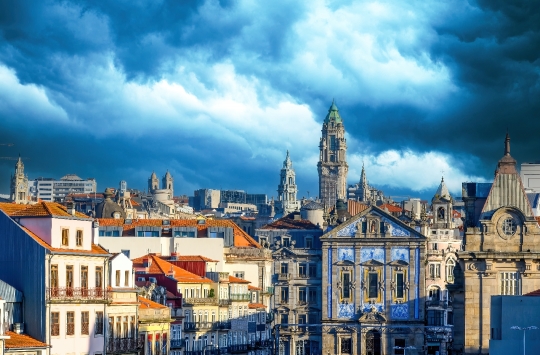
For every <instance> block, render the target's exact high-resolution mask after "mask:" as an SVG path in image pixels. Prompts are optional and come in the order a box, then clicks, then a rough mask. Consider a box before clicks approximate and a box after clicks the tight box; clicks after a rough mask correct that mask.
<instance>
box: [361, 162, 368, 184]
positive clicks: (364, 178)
mask: <svg viewBox="0 0 540 355" xmlns="http://www.w3.org/2000/svg"><path fill="white" fill-rule="evenodd" d="M360 184H361V185H362V186H365V185H367V178H366V169H364V162H362V173H360Z"/></svg>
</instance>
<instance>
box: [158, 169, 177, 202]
mask: <svg viewBox="0 0 540 355" xmlns="http://www.w3.org/2000/svg"><path fill="white" fill-rule="evenodd" d="M173 184H174V179H173V177H172V175H171V173H169V170H167V172H166V173H165V176H164V177H163V178H162V179H161V186H162V188H163V189H167V190H169V191H171V198H172V196H174V193H173V192H174V186H173Z"/></svg>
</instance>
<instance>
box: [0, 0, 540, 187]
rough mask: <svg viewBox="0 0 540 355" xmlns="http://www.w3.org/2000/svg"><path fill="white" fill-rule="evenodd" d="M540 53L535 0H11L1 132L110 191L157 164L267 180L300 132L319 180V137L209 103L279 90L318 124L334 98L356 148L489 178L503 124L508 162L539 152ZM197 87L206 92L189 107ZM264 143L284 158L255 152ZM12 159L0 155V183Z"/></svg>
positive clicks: (301, 164) (0, 41)
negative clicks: (406, 0) (436, 159)
mask: <svg viewBox="0 0 540 355" xmlns="http://www.w3.org/2000/svg"><path fill="white" fill-rule="evenodd" d="M377 6H379V7H380V8H378V7H377ZM373 7H376V8H375V9H373ZM363 11H366V13H367V12H368V11H372V12H371V13H370V14H372V16H371V15H366V16H367V17H361V13H362V12H363ZM396 12H398V13H400V16H397V17H395V13H396ZM409 13H414V16H412V17H407V14H409ZM355 16H360V17H355ZM369 16H371V17H374V18H375V19H372V18H370V17H369ZM377 16H380V19H379V18H377ZM393 16H394V17H393ZM372 22H373V23H372ZM367 35H369V37H366V36H367ZM366 43H373V45H372V46H371V47H369V46H368V45H366ZM365 46H367V47H365ZM539 53H540V4H538V3H537V2H532V1H530V2H525V1H517V2H516V1H514V2H507V1H478V2H465V1H457V0H456V1H454V2H451V3H448V4H444V5H441V4H439V3H435V2H434V3H424V2H418V3H412V4H409V5H406V4H405V5H404V4H403V3H402V2H398V1H396V2H381V3H374V4H366V3H358V2H354V1H343V2H340V1H333V2H332V3H331V4H329V5H328V6H326V7H325V6H324V4H322V3H320V2H306V3H304V4H302V3H301V2H298V3H296V4H294V6H291V4H290V3H287V2H281V1H275V2H259V3H252V4H246V3H243V2H241V1H238V2H237V1H211V0H208V1H203V0H201V1H165V0H163V1H156V0H154V1H151V0H148V1H136V2H133V1H82V0H79V1H52V0H47V1H43V2H33V1H27V0H7V1H3V2H2V3H1V4H0V67H1V66H5V68H9V69H5V70H4V71H3V72H0V73H4V75H8V76H9V77H11V76H13V77H15V78H16V79H17V80H18V83H15V84H13V85H12V87H13V90H15V91H16V93H11V94H10V92H9V90H7V89H5V88H4V91H2V88H1V87H0V101H1V99H2V98H3V99H4V103H2V102H0V120H1V125H2V132H1V133H0V143H1V142H14V143H16V144H17V145H16V147H11V148H5V147H3V146H0V149H1V153H0V156H5V155H10V156H12V155H14V154H15V155H16V153H15V151H21V154H22V155H26V156H30V157H31V160H29V161H28V169H30V166H32V169H34V170H33V172H32V170H27V171H29V173H30V172H31V173H30V175H31V178H33V177H36V175H50V176H55V177H60V176H62V175H64V174H66V173H78V174H80V175H85V177H86V175H87V176H95V177H97V178H98V184H100V186H102V187H103V186H105V185H107V186H109V185H113V184H114V185H115V184H116V183H117V181H116V180H119V179H126V180H128V183H130V184H131V185H132V186H133V185H136V186H134V187H141V188H144V187H145V181H146V176H147V175H148V174H149V173H150V172H151V171H152V170H154V169H155V170H156V172H157V173H158V174H162V173H164V170H166V169H167V168H169V169H171V170H173V173H174V175H175V177H177V181H178V182H180V183H181V184H183V186H184V187H185V189H182V188H180V190H181V191H182V192H185V193H189V192H190V191H191V190H192V189H193V188H195V187H203V186H204V187H214V188H215V187H220V186H222V187H223V188H244V189H247V190H250V191H254V190H258V191H261V190H262V191H264V192H268V193H269V194H273V193H274V192H273V190H274V189H275V185H276V180H277V176H278V174H279V168H280V165H281V160H282V159H283V158H282V157H281V154H282V153H281V151H282V150H283V151H284V150H285V149H286V148H292V147H293V146H294V144H297V145H298V147H301V151H300V149H298V151H297V152H294V151H293V157H294V156H295V154H294V153H296V157H297V159H298V160H299V161H298V160H297V161H295V164H296V163H297V162H298V164H297V165H296V166H297V169H298V172H297V175H298V176H299V180H300V181H299V183H300V184H305V185H304V187H300V189H301V190H308V189H309V190H312V191H314V190H315V187H314V185H315V183H316V180H317V177H316V169H315V167H314V165H313V168H309V166H310V165H309V164H311V163H308V162H309V161H310V160H309V159H311V157H310V156H316V155H317V143H318V138H317V137H314V138H313V141H311V140H302V141H299V142H301V143H295V142H293V141H292V140H291V141H287V139H288V138H286V137H289V136H286V135H285V136H284V137H283V140H284V141H283V142H282V143H279V142H278V143H276V142H275V141H276V139H279V138H280V137H279V136H281V135H284V133H283V134H280V133H279V132H275V131H272V132H266V133H264V127H273V126H266V125H265V124H264V123H260V122H257V121H262V120H268V119H273V117H275V116H272V115H273V114H272V113H268V112H263V113H260V112H259V111H264V110H263V109H261V110H259V111H257V110H251V111H247V112H248V115H250V116H249V117H246V118H245V119H246V124H245V125H243V124H242V123H236V122H234V124H233V123H229V122H227V123H224V121H220V120H219V119H216V117H210V118H208V117H209V116H211V115H217V114H216V110H215V108H214V110H213V111H212V110H206V111H205V110H203V109H201V107H202V108H205V106H212V104H213V103H214V102H215V101H216V100H217V99H218V98H220V97H226V96H227V95H233V94H234V95H238V96H239V98H238V100H239V102H245V105H246V106H249V105H251V106H257V105H258V106H262V107H263V108H266V107H267V106H271V105H272V104H273V103H274V102H275V103H276V105H277V104H278V103H280V102H282V101H284V100H288V101H290V102H292V103H294V104H296V105H302V104H304V105H307V106H309V107H310V109H311V111H312V112H313V114H314V116H315V119H316V120H317V121H318V122H317V123H316V124H317V125H319V124H320V122H321V121H322V119H323V117H324V115H325V114H326V110H327V109H328V106H329V103H330V101H331V99H332V97H333V96H337V97H336V98H337V99H338V104H339V107H340V110H341V113H342V115H343V117H344V119H345V124H346V127H347V130H348V132H349V134H350V136H351V138H352V139H351V142H350V145H349V147H350V150H349V155H350V156H354V155H356V156H362V157H365V156H367V155H378V154H383V153H384V152H385V151H387V150H390V149H392V150H398V151H407V150H410V151H412V152H416V153H417V154H418V155H421V154H424V153H428V152H431V151H435V152H441V153H443V154H447V155H448V159H449V161H450V162H451V163H452V164H454V166H455V167H456V169H459V170H460V171H462V172H464V174H466V175H467V176H480V177H486V178H490V176H491V174H492V171H493V167H494V164H495V163H496V160H497V159H498V158H499V156H500V155H501V154H502V140H503V138H504V134H505V132H506V129H507V128H508V129H509V131H510V134H511V136H512V138H513V140H512V149H513V150H512V153H513V155H514V156H515V157H516V158H518V159H519V160H520V161H524V160H528V161H531V160H538V159H540V153H538V152H540V143H538V140H537V139H536V137H535V135H536V134H535V132H537V131H538V129H540V117H538V116H539V114H538V112H540V99H539V97H540V80H539V79H540V78H539V75H540V68H539V66H540V59H539V57H540V54H539ZM394 61H395V62H396V64H395V65H392V63H393V62H394ZM216 66H217V67H216ZM179 68H180V69H179ZM230 68H232V69H231V70H232V73H229V72H228V71H227V70H229V69H230ZM6 70H10V71H12V72H13V74H5V73H7V72H6ZM374 73H375V74H374ZM224 83H225V84H224ZM174 84H177V85H178V86H180V87H181V88H182V89H184V90H185V92H187V94H186V95H184V96H182V95H181V94H182V92H181V91H178V88H177V87H174ZM160 85H161V86H160ZM167 85H168V86H167ZM164 86H166V87H165V88H163V87H164ZM246 87H247V88H248V89H245V88H246ZM243 90H244V91H243ZM231 92H232V93H233V94H231ZM19 93H20V94H19ZM165 94H166V95H170V96H164V95H165ZM1 95H4V96H1ZM134 95H138V96H134ZM175 95H176V96H182V98H181V100H180V101H178V102H174V99H175V97H176V96H175ZM189 95H192V96H194V97H195V98H196V99H198V100H199V102H197V103H196V104H193V105H192V106H189V104H190V102H191V101H189V100H190V97H189ZM251 95H253V96H255V97H256V99H251ZM23 97H24V98H23ZM284 98H285V99H284ZM32 100H33V101H32ZM224 100H225V101H226V99H224ZM242 100H244V101H242ZM161 101H163V102H164V103H161ZM230 101H231V100H229V104H228V105H229V106H228V107H226V108H225V107H224V108H223V112H224V113H227V111H229V110H230V109H231V107H230ZM158 103H159V104H158ZM233 106H234V105H233ZM178 107H182V109H178ZM185 107H188V108H185ZM233 108H234V107H233ZM197 110H199V111H197ZM288 110H289V109H282V110H278V111H276V114H283V112H287V111H288ZM171 112H172V113H171ZM239 112H243V111H241V110H240V111H239ZM257 115H259V116H257ZM176 116H179V117H178V118H177V117H176ZM192 116H193V117H194V118H193V119H191V120H190V118H191V117H192ZM227 117H228V118H230V120H231V121H232V120H234V118H235V115H234V114H231V115H230V116H227ZM195 118H196V119H195ZM205 120H207V121H205ZM201 122H203V123H201ZM204 122H209V123H208V124H206V123H204ZM289 122H290V126H289V127H287V128H288V130H291V129H294V130H302V128H301V127H297V126H295V124H296V125H297V124H299V123H298V122H304V121H300V120H294V119H291V120H289ZM252 124H254V125H255V126H254V127H251V126H250V125H252ZM243 126H246V127H248V126H249V127H250V128H249V129H251V131H250V130H249V129H247V128H246V131H242V130H241V129H240V128H242V127H243ZM261 127H262V128H261ZM284 128H285V127H284ZM305 129H306V130H307V131H309V132H312V131H313V132H315V134H316V135H317V134H318V132H317V131H318V128H317V129H315V130H314V129H313V127H312V126H309V127H307V128H305ZM261 132H263V133H261ZM276 135H277V136H278V137H276ZM264 139H268V145H271V146H272V149H274V150H279V152H280V153H279V154H280V155H279V159H276V157H275V155H274V156H272V154H271V153H268V152H262V153H261V152H260V151H259V150H258V149H259V148H260V146H263V145H265V141H264ZM302 144H303V145H302ZM307 145H309V146H307ZM67 147H69V148H67ZM294 147H296V146H294ZM8 162H9V161H6V160H2V161H0V164H1V165H0V166H1V167H2V171H3V172H4V173H3V174H2V178H1V179H2V180H1V184H0V191H5V190H6V189H7V186H8V185H7V184H8V183H7V178H6V175H7V173H6V172H7V171H12V167H11V166H12V164H11V163H8ZM351 168H355V169H356V168H358V167H351ZM161 170H163V172H162V171H161ZM83 172H84V173H83ZM437 174H438V172H437ZM130 180H132V181H133V182H131V181H130ZM350 180H351V181H353V180H356V177H352V176H351V177H350ZM377 180H383V179H379V177H377V176H373V175H372V176H371V181H372V182H373V183H375V184H376V183H377ZM102 181H103V183H101V182H102ZM135 181H136V182H135ZM404 184H405V183H404ZM407 184H409V185H406V184H405V185H404V186H407V187H410V188H413V186H411V183H410V182H409V183H407ZM218 185H220V186H218ZM399 191H401V190H399ZM300 195H302V194H300ZM312 195H313V193H312Z"/></svg>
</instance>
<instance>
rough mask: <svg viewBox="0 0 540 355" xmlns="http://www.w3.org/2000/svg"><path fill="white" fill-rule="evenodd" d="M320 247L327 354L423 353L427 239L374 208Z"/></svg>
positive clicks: (345, 224) (331, 233) (337, 229)
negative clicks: (407, 349)
mask: <svg viewBox="0 0 540 355" xmlns="http://www.w3.org/2000/svg"><path fill="white" fill-rule="evenodd" d="M321 242H322V261H323V262H322V278H323V282H322V285H323V287H322V288H323V294H322V304H323V305H324V307H323V309H322V354H329V353H330V354H335V353H337V354H351V355H357V354H369V355H381V354H393V353H395V352H394V350H395V349H399V348H401V349H404V348H406V347H408V348H410V347H413V348H415V349H422V348H423V346H424V319H425V312H424V302H425V274H424V273H425V267H424V265H422V261H423V260H425V250H426V237H425V236H424V235H423V234H422V233H420V232H419V231H417V230H415V229H413V228H411V227H409V226H408V225H407V224H405V223H403V222H401V221H400V220H399V219H397V218H395V217H394V216H392V215H391V214H389V213H387V212H385V211H383V210H381V209H379V208H377V207H375V206H370V207H369V208H367V209H366V210H364V211H363V212H361V213H359V214H357V215H356V216H353V217H352V218H350V219H348V220H346V221H344V222H342V223H341V224H340V225H338V226H337V227H335V228H334V229H331V230H330V231H328V232H327V233H325V234H324V235H323V236H322V237H321ZM398 353H399V351H398Z"/></svg>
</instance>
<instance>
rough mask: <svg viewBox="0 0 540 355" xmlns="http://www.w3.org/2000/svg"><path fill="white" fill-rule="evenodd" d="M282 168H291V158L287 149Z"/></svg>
mask: <svg viewBox="0 0 540 355" xmlns="http://www.w3.org/2000/svg"><path fill="white" fill-rule="evenodd" d="M283 167H284V168H291V167H292V161H291V156H290V155H289V150H288V149H287V156H286V157H285V160H284V161H283Z"/></svg>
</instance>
